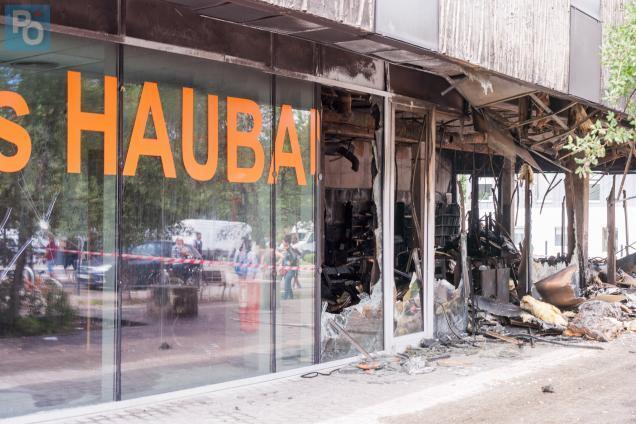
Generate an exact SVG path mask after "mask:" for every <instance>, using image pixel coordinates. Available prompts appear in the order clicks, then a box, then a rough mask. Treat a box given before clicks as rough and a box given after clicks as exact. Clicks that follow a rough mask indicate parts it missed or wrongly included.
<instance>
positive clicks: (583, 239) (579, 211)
mask: <svg viewBox="0 0 636 424" xmlns="http://www.w3.org/2000/svg"><path fill="white" fill-rule="evenodd" d="M572 186H573V196H572V200H573V204H574V226H575V234H576V250H575V252H576V254H577V255H578V258H579V273H580V274H579V275H580V286H579V287H581V288H583V287H585V284H586V281H585V275H586V268H587V266H586V265H587V254H588V248H587V243H588V222H589V209H590V208H589V206H590V179H589V177H588V176H587V175H584V176H577V175H574V174H573V175H572Z"/></svg>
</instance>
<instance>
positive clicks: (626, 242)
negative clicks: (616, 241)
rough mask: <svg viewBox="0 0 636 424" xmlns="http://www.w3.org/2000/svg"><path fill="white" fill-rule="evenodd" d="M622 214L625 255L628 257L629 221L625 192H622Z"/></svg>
mask: <svg viewBox="0 0 636 424" xmlns="http://www.w3.org/2000/svg"><path fill="white" fill-rule="evenodd" d="M623 212H624V213H625V255H629V220H628V219H627V191H625V190H623Z"/></svg>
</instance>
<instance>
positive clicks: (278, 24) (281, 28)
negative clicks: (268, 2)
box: [250, 15, 325, 34]
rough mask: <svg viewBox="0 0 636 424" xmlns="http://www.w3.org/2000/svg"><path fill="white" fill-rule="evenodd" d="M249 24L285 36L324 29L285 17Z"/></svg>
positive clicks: (314, 24) (274, 17) (265, 19)
mask: <svg viewBox="0 0 636 424" xmlns="http://www.w3.org/2000/svg"><path fill="white" fill-rule="evenodd" d="M250 24H251V25H253V26H255V27H257V28H262V29H265V30H270V31H275V32H281V33H285V34H290V33H295V32H303V31H310V30H317V29H325V27H323V26H321V25H320V24H316V23H313V22H309V21H306V20H304V19H299V18H294V17H293V16H286V15H280V16H271V17H267V18H264V19H258V20H257V21H256V22H250Z"/></svg>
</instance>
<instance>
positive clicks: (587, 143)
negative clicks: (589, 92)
mask: <svg viewBox="0 0 636 424" xmlns="http://www.w3.org/2000/svg"><path fill="white" fill-rule="evenodd" d="M602 58H603V65H604V66H605V67H606V69H607V71H608V76H609V78H608V84H607V92H606V93H605V98H606V100H607V101H608V102H610V103H611V104H613V105H615V106H616V107H617V108H618V107H620V106H618V105H621V106H622V111H623V114H620V115H617V114H616V113H614V112H608V113H607V115H606V116H605V118H604V119H603V118H602V119H598V120H597V121H596V122H595V123H594V126H593V128H592V130H591V131H590V132H589V133H587V134H586V135H584V136H582V137H578V136H569V137H568V143H567V144H566V145H565V146H564V148H565V149H567V150H571V151H572V152H573V153H574V154H575V161H576V163H577V165H578V167H577V169H576V173H577V174H579V175H583V174H585V173H590V172H591V169H592V167H593V166H595V165H597V164H598V159H599V158H602V157H604V156H605V150H606V148H607V147H608V146H612V145H620V144H624V143H629V142H631V143H633V142H634V140H636V2H635V1H633V0H632V1H629V2H627V3H626V4H625V20H624V22H623V23H622V24H620V25H617V26H615V27H613V28H611V29H610V31H609V34H608V36H607V39H606V41H605V43H604V45H603V49H602Z"/></svg>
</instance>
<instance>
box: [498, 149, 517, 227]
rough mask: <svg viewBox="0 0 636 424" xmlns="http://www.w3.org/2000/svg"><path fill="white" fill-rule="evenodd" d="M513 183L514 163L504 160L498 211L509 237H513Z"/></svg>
mask: <svg viewBox="0 0 636 424" xmlns="http://www.w3.org/2000/svg"><path fill="white" fill-rule="evenodd" d="M514 182H515V166H514V162H513V161H512V160H510V159H508V158H505V159H504V164H503V173H502V175H501V182H500V184H501V196H500V199H499V205H500V206H499V210H500V211H501V225H502V227H503V228H504V229H505V230H506V231H507V232H508V235H509V236H511V237H512V236H513V235H514V216H515V207H514V203H513V202H512V192H513V188H512V187H513V185H514Z"/></svg>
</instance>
